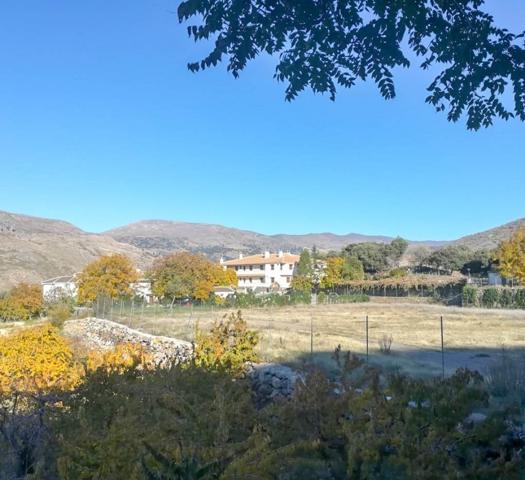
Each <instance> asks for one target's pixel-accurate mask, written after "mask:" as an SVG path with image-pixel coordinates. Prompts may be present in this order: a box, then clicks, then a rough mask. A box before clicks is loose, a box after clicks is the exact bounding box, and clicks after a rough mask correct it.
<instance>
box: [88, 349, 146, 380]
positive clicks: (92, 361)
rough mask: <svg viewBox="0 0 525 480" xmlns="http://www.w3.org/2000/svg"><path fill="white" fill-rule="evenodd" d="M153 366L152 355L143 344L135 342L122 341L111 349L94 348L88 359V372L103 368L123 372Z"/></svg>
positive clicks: (107, 371) (109, 372) (113, 371)
mask: <svg viewBox="0 0 525 480" xmlns="http://www.w3.org/2000/svg"><path fill="white" fill-rule="evenodd" d="M153 367H154V364H153V358H152V356H151V355H150V354H148V353H147V352H146V350H145V349H144V347H143V346H142V345H140V344H135V343H121V344H119V345H117V346H116V347H115V348H113V349H111V350H105V351H104V350H93V351H91V352H89V354H88V357H87V359H86V368H87V371H88V372H95V371H97V370H102V371H104V372H106V373H108V374H115V373H116V374H123V373H125V372H127V371H129V370H135V369H138V370H145V369H150V368H153Z"/></svg>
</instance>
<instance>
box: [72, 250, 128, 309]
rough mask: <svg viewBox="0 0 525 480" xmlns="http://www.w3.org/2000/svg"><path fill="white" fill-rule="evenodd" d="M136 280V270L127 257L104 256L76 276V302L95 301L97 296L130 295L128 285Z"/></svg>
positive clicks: (116, 296)
mask: <svg viewBox="0 0 525 480" xmlns="http://www.w3.org/2000/svg"><path fill="white" fill-rule="evenodd" d="M137 280H138V273H137V270H136V269H135V267H134V266H133V263H132V262H131V260H130V259H129V258H128V257H126V256H125V255H120V254H115V255H105V256H103V257H100V258H99V259H98V260H95V261H94V262H91V263H90V264H89V265H87V266H86V267H85V268H84V270H83V271H82V272H81V273H80V275H79V276H78V279H77V285H78V301H79V302H80V303H86V302H93V301H95V300H96V298H97V297H98V296H104V297H109V298H118V297H121V296H125V295H131V293H132V291H131V289H130V284H131V283H133V282H136V281H137Z"/></svg>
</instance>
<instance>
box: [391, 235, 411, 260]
mask: <svg viewBox="0 0 525 480" xmlns="http://www.w3.org/2000/svg"><path fill="white" fill-rule="evenodd" d="M407 248H408V242H407V241H406V240H405V239H404V238H401V237H396V238H394V240H392V241H391V242H390V245H389V246H388V257H389V259H390V261H391V262H392V263H393V264H395V265H396V266H397V265H398V264H399V260H400V259H401V257H402V256H403V255H404V253H405V252H406V251H407Z"/></svg>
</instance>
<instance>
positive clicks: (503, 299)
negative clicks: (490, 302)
mask: <svg viewBox="0 0 525 480" xmlns="http://www.w3.org/2000/svg"><path fill="white" fill-rule="evenodd" d="M514 295H515V291H514V290H512V289H510V288H502V289H501V290H500V291H499V303H500V305H501V306H502V307H504V308H509V307H513V306H514Z"/></svg>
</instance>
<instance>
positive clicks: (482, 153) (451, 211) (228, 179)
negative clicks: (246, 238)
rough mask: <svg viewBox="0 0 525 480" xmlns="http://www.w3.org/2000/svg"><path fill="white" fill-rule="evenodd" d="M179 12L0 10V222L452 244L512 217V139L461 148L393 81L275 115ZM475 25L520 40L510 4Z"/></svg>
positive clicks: (276, 89)
mask: <svg viewBox="0 0 525 480" xmlns="http://www.w3.org/2000/svg"><path fill="white" fill-rule="evenodd" d="M176 7H177V2H176V1H167V0H152V1H146V0H135V1H132V2H130V1H129V0H109V1H108V0H90V1H85V2H72V1H70V0H69V1H66V0H46V1H41V0H24V1H20V0H3V1H2V2H1V3H0V65H1V67H0V167H1V169H0V210H8V211H14V212H19V213H26V214H32V215H38V216H45V217H54V218H61V219H64V220H68V221H71V222H73V223H74V224H76V225H78V226H79V227H81V228H84V229H86V230H89V231H103V230H105V229H109V228H112V227H115V226H118V225H122V224H125V223H129V222H132V221H136V220H140V219H149V218H162V219H171V220H187V221H194V222H208V223H220V224H225V225H228V226H234V227H239V228H245V229H251V230H257V231H261V232H264V233H277V232H286V233H306V232H314V231H316V232H317V231H333V232H336V233H346V232H360V233H369V234H390V235H397V234H399V235H402V236H404V237H407V238H410V239H451V238H455V237H458V236H461V235H464V234H468V233H471V232H475V231H478V230H483V229H486V228H490V227H492V226H496V225H498V224H501V223H504V222H507V221H510V220H513V219H516V218H519V217H524V216H525V195H524V194H525V187H524V184H525V182H524V180H525V161H524V160H525V158H524V157H525V148H524V147H525V124H523V123H519V122H518V121H512V122H508V123H503V122H500V123H498V124H497V125H496V126H495V127H493V128H491V129H489V130H485V131H481V132H477V133H473V132H468V131H467V130H466V128H465V126H464V124H463V123H461V124H449V123H447V121H446V119H445V117H444V116H443V115H441V114H437V113H435V112H434V111H433V109H432V108H431V107H429V106H427V105H426V104H425V103H424V97H425V94H426V92H425V86H426V85H428V83H429V82H430V77H428V76H427V75H426V74H425V73H421V72H420V71H419V70H417V69H412V70H409V71H400V72H399V74H398V75H397V91H398V96H397V98H396V99H395V100H393V101H389V102H387V101H384V100H383V99H381V98H380V96H379V95H378V93H377V92H376V90H375V88H374V87H373V86H372V85H362V86H359V87H358V88H355V89H354V90H352V91H350V92H348V91H346V92H343V91H341V92H340V94H339V97H338V99H337V101H336V102H335V103H332V102H330V101H329V100H328V99H327V98H326V97H321V96H313V95H310V94H308V95H303V96H302V97H300V98H299V99H298V100H297V101H295V102H293V103H291V104H289V103H285V102H284V100H283V90H284V86H283V85H282V84H278V83H276V82H275V81H274V80H273V78H272V75H273V61H272V59H270V58H261V59H259V60H258V61H257V62H255V63H253V64H252V65H250V66H249V68H248V70H247V71H246V72H245V73H244V74H243V75H242V76H241V78H240V79H239V80H234V79H233V77H231V76H230V75H229V74H228V73H227V72H226V71H225V68H224V67H223V66H221V67H219V68H217V69H214V70H212V71H207V72H204V73H201V74H191V73H189V72H188V71H187V69H186V63H187V61H189V60H195V59H198V58H200V57H199V56H200V54H201V53H202V52H203V51H204V46H200V45H196V44H194V43H193V42H192V41H190V40H189V39H188V38H187V36H186V34H185V28H184V27H182V26H180V25H179V24H178V21H177V17H176V14H175V10H176ZM487 8H488V9H489V10H490V11H492V12H493V13H494V14H495V15H496V18H497V19H498V21H499V22H500V23H502V24H505V25H506V26H508V27H510V28H511V29H513V30H523V29H525V4H524V2H523V1H522V0H508V1H501V0H491V1H489V2H488V3H487Z"/></svg>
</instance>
